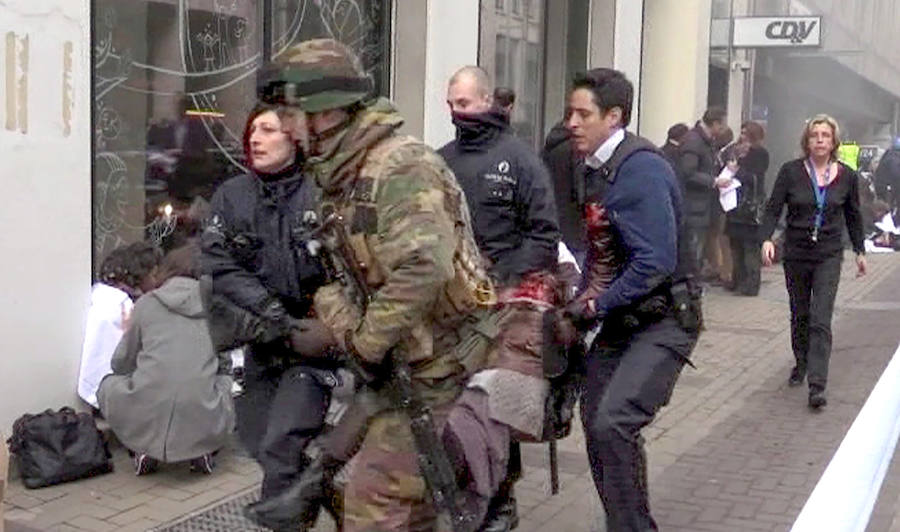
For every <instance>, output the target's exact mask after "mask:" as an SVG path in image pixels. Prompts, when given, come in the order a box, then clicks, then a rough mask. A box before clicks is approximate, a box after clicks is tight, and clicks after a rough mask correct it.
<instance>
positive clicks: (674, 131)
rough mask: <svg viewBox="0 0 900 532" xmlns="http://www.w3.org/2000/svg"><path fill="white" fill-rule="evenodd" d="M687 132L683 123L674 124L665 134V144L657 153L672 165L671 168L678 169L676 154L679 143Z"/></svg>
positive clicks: (687, 128)
mask: <svg viewBox="0 0 900 532" xmlns="http://www.w3.org/2000/svg"><path fill="white" fill-rule="evenodd" d="M688 131H690V128H689V127H688V125H687V124H685V123H684V122H679V123H677V124H674V125H673V126H672V127H670V128H669V131H668V132H667V133H666V142H664V143H663V145H662V146H660V147H659V151H661V152H663V155H665V156H666V159H668V160H669V162H670V163H672V168H678V152H679V151H680V150H681V143H682V141H684V136H685V135H687V132H688Z"/></svg>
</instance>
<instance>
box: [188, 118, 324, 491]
mask: <svg viewBox="0 0 900 532" xmlns="http://www.w3.org/2000/svg"><path fill="white" fill-rule="evenodd" d="M278 112H279V111H278V108H277V107H274V106H270V105H267V104H260V105H258V106H257V107H256V108H255V109H254V110H253V111H252V112H251V114H250V116H249V118H248V120H247V126H246V128H245V132H244V148H245V151H246V153H247V159H248V161H249V163H250V166H251V171H250V172H249V173H247V174H245V175H241V176H238V177H235V178H232V179H230V180H228V181H226V182H225V183H223V184H222V185H221V186H220V187H219V189H218V190H217V191H216V192H215V194H214V195H213V198H212V219H211V222H210V223H209V226H208V227H207V229H206V230H205V231H204V233H203V235H202V238H201V241H202V249H203V265H204V269H205V273H206V274H207V275H210V276H211V277H212V300H213V301H214V303H213V304H212V307H213V309H214V312H212V313H211V328H212V330H213V331H214V336H216V334H215V332H216V331H219V332H221V331H223V330H225V332H226V333H227V332H231V334H232V335H233V336H234V337H233V338H230V339H229V340H228V341H224V340H223V341H219V342H217V343H219V345H220V347H225V346H227V345H228V344H231V345H240V344H242V343H247V344H249V349H248V353H247V356H246V358H245V386H244V388H245V392H244V394H243V395H241V396H240V397H238V398H236V400H235V409H236V413H237V419H238V424H237V427H238V433H239V436H240V438H241V441H242V443H243V444H244V445H245V447H246V448H247V449H248V451H249V452H250V454H251V455H252V456H253V457H255V458H256V459H257V460H258V461H259V463H260V465H261V466H262V469H263V474H264V477H263V482H262V498H263V499H266V498H269V497H273V496H275V495H277V494H278V493H279V492H281V491H282V490H284V489H285V488H287V487H288V486H290V485H291V483H292V481H293V480H294V479H295V478H296V477H297V476H298V475H299V473H300V472H301V471H302V469H303V467H304V465H305V464H304V463H303V462H302V460H303V459H302V458H301V457H302V450H303V448H304V446H305V445H306V443H307V442H308V441H309V440H310V439H311V438H312V437H314V436H315V435H316V434H318V433H319V431H320V429H321V428H322V426H323V423H324V417H325V414H326V411H327V408H328V402H329V398H330V387H331V386H332V385H333V384H334V383H335V378H336V377H335V374H334V371H333V370H334V369H335V368H334V362H333V361H331V360H329V359H327V358H322V357H319V356H317V355H319V354H320V353H321V350H322V348H321V346H315V345H311V343H310V342H309V335H307V334H303V335H300V334H297V333H304V332H307V331H306V329H307V328H308V327H310V326H313V327H314V326H315V324H316V320H312V319H308V318H311V317H312V316H311V311H312V297H313V295H314V294H315V291H316V289H317V288H318V287H319V286H320V285H321V284H322V283H323V280H324V274H323V271H322V269H321V267H320V265H319V263H318V261H317V260H316V259H315V258H314V257H311V256H310V255H309V251H308V250H307V246H306V245H305V242H303V235H304V232H305V230H306V228H307V227H308V225H309V223H310V222H311V220H310V217H313V216H315V214H314V213H315V210H316V204H317V202H318V199H319V197H320V192H319V190H318V188H317V186H316V184H315V181H314V179H312V178H311V177H308V176H304V175H303V173H302V172H301V165H302V150H299V149H297V146H296V145H295V144H294V142H293V141H292V140H291V137H290V136H289V134H288V133H286V132H285V131H284V130H283V128H282V126H281V122H280V121H281V117H280V116H279V115H278ZM223 308H226V309H228V310H225V311H223V310H222V309H223ZM229 311H230V312H229ZM219 336H220V337H221V336H223V335H219ZM301 337H302V338H303V341H297V338H301ZM292 340H293V341H292ZM223 344H225V345H223Z"/></svg>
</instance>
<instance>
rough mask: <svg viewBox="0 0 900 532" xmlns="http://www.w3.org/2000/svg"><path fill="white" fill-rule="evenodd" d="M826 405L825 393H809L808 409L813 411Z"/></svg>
mask: <svg viewBox="0 0 900 532" xmlns="http://www.w3.org/2000/svg"><path fill="white" fill-rule="evenodd" d="M827 404H828V399H826V398H825V392H809V407H810V408H812V409H815V410H818V409H820V408H822V407H823V406H825V405H827Z"/></svg>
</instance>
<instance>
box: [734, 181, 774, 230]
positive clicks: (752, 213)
mask: <svg viewBox="0 0 900 532" xmlns="http://www.w3.org/2000/svg"><path fill="white" fill-rule="evenodd" d="M752 175H753V194H752V195H751V196H747V195H745V194H744V193H743V191H741V192H740V198H739V202H738V206H737V209H736V210H735V219H736V220H738V221H740V222H742V223H745V224H750V225H762V219H763V214H764V212H765V208H766V200H765V198H763V197H761V195H760V190H759V182H758V181H759V180H758V178H757V175H756V174H752Z"/></svg>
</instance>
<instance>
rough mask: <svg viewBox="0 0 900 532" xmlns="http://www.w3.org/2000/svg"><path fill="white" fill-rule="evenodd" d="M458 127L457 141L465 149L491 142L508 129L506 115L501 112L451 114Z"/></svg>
mask: <svg viewBox="0 0 900 532" xmlns="http://www.w3.org/2000/svg"><path fill="white" fill-rule="evenodd" d="M451 116H452V119H453V125H454V126H456V141H457V142H458V143H459V144H460V145H461V146H463V147H478V146H481V145H483V144H485V143H487V142H490V141H491V140H493V139H494V138H496V137H497V135H499V134H500V133H501V132H502V131H503V130H505V129H506V127H507V123H506V120H505V115H503V113H502V112H500V111H499V110H494V109H492V110H490V111H487V112H485V113H460V112H453V113H452V114H451Z"/></svg>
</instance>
